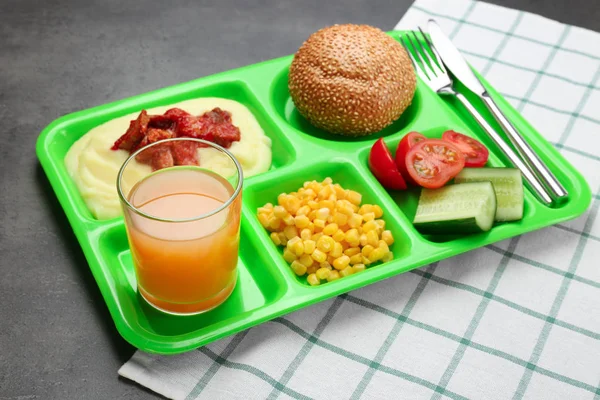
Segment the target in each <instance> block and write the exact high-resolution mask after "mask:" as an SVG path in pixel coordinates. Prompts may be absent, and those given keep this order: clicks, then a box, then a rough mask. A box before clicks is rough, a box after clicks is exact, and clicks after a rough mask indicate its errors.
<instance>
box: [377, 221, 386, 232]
mask: <svg viewBox="0 0 600 400" xmlns="http://www.w3.org/2000/svg"><path fill="white" fill-rule="evenodd" d="M375 223H376V224H377V227H378V228H379V232H383V230H384V229H385V221H384V220H382V219H376V220H375Z"/></svg>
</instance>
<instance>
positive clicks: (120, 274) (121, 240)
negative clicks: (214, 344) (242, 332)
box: [94, 223, 288, 336]
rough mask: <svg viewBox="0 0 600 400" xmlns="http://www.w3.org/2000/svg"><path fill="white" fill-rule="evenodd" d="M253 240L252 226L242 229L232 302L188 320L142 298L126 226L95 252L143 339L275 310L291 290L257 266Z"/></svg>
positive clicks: (106, 234)
mask: <svg viewBox="0 0 600 400" xmlns="http://www.w3.org/2000/svg"><path fill="white" fill-rule="evenodd" d="M249 235H250V234H249V232H248V226H247V224H244V223H243V224H242V231H241V234H240V259H239V261H238V280H237V284H236V287H235V289H234V291H233V293H232V294H231V296H230V297H229V298H228V299H227V300H226V301H225V303H223V304H222V305H221V306H219V307H217V308H215V309H214V310H211V311H209V312H206V313H204V314H200V315H194V316H186V317H178V316H172V315H168V314H164V313H162V312H159V311H157V310H156V309H154V308H153V307H151V306H150V305H148V304H147V303H146V301H145V300H144V299H143V298H142V297H141V296H140V295H139V293H138V290H137V280H136V276H135V270H134V267H133V262H132V260H131V253H130V250H129V244H128V242H127V236H126V232H125V225H124V224H115V225H113V226H111V227H110V228H108V229H105V230H103V231H102V233H100V234H99V235H98V241H97V245H95V246H94V247H95V249H94V250H95V251H96V252H98V255H99V256H100V257H99V258H100V260H102V262H101V263H100V269H101V273H103V275H104V276H105V278H106V280H107V282H109V285H110V287H111V292H112V293H115V294H116V295H117V296H116V299H115V300H116V301H118V303H119V306H120V307H119V308H120V310H121V312H122V313H123V314H125V317H126V320H128V321H129V323H130V328H131V329H132V330H133V331H135V332H136V333H137V334H138V335H140V336H144V335H146V334H147V333H148V332H149V333H152V334H155V335H160V336H176V335H182V334H186V333H187V334H189V333H190V331H194V330H197V329H210V327H211V326H213V325H215V324H223V323H226V322H229V323H230V322H232V321H234V320H238V319H243V318H246V317H248V316H249V315H250V314H251V313H252V312H254V311H256V310H258V309H260V308H263V307H265V306H268V305H270V304H273V303H274V302H275V301H277V300H278V299H280V298H281V297H282V296H283V295H284V294H285V293H286V291H287V287H288V286H287V284H286V282H285V281H284V279H283V278H282V277H281V276H280V274H279V273H278V271H274V268H272V267H269V265H265V264H263V265H261V264H262V263H256V262H255V258H256V257H257V255H260V254H261V252H260V251H257V249H256V248H255V247H254V245H253V243H252V242H251V241H249V240H248V236H249Z"/></svg>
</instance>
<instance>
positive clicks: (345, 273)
mask: <svg viewBox="0 0 600 400" xmlns="http://www.w3.org/2000/svg"><path fill="white" fill-rule="evenodd" d="M353 273H354V270H353V269H352V267H351V266H347V267H346V268H344V269H343V270H341V271H340V276H341V277H342V278H345V277H347V276H349V275H352V274H353Z"/></svg>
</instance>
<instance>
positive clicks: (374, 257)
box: [368, 247, 385, 262]
mask: <svg viewBox="0 0 600 400" xmlns="http://www.w3.org/2000/svg"><path fill="white" fill-rule="evenodd" d="M384 255H385V251H384V250H383V249H382V248H381V247H378V248H376V249H375V250H373V251H372V252H371V254H369V257H368V258H369V260H370V261H371V262H375V261H379V260H381V259H382V258H383V256H384Z"/></svg>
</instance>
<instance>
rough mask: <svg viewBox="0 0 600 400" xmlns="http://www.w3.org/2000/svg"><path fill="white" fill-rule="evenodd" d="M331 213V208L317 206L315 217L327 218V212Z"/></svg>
mask: <svg viewBox="0 0 600 400" xmlns="http://www.w3.org/2000/svg"><path fill="white" fill-rule="evenodd" d="M330 213H331V210H330V209H329V208H325V207H323V208H319V209H318V210H317V218H318V219H322V220H324V221H325V220H327V217H329V214H330Z"/></svg>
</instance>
